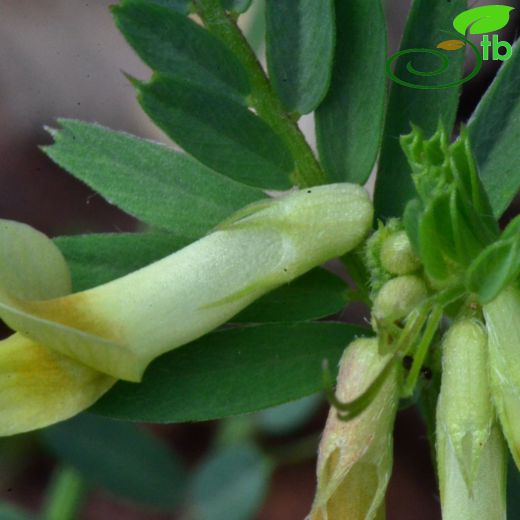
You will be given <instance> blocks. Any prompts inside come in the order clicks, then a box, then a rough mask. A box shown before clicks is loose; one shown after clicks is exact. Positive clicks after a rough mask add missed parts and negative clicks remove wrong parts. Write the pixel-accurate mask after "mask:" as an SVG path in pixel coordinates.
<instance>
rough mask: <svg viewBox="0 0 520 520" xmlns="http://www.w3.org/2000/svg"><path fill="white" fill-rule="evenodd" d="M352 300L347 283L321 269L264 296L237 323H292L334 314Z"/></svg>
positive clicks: (239, 316)
mask: <svg viewBox="0 0 520 520" xmlns="http://www.w3.org/2000/svg"><path fill="white" fill-rule="evenodd" d="M347 302H348V298H347V286H346V285H345V283H344V282H343V281H342V280H341V279H339V278H338V277H337V276H334V275H333V274H330V273H329V272H327V271H325V270H324V269H321V268H318V269H314V270H312V271H310V272H309V273H307V274H304V275H303V276H302V277H300V278H297V279H296V280H294V281H293V282H291V283H290V284H289V285H286V286H283V287H280V288H279V289H276V290H275V291H273V292H271V293H269V294H267V295H266V296H264V297H262V298H260V299H259V300H257V301H256V302H254V303H253V304H251V305H250V306H249V307H247V308H246V309H244V310H243V311H242V312H241V313H240V314H238V315H237V316H236V317H234V318H233V319H232V321H234V322H236V321H239V322H244V323H258V322H280V321H282V322H291V321H293V322H294V321H306V320H313V319H318V318H324V317H325V316H330V315H331V314H334V313H336V312H339V311H340V310H341V309H342V308H343V307H344V306H345V305H346V304H347Z"/></svg>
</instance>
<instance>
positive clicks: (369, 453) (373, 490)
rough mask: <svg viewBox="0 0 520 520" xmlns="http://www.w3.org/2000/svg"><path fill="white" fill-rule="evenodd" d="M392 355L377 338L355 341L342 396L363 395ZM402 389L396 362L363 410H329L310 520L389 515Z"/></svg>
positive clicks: (369, 519)
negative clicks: (345, 416)
mask: <svg viewBox="0 0 520 520" xmlns="http://www.w3.org/2000/svg"><path fill="white" fill-rule="evenodd" d="M390 359H391V356H390V355H384V356H382V355H380V354H379V348H378V340H377V338H363V339H358V340H356V341H354V342H352V343H351V344H350V345H349V347H348V348H347V349H346V350H345V353H344V354H343V357H342V359H341V362H340V370H339V375H338V386H337V391H336V393H337V397H338V399H340V400H341V401H345V402H348V401H352V400H353V399H355V398H357V397H359V396H360V395H361V394H362V393H363V392H364V391H366V389H367V388H368V387H369V386H370V384H371V383H372V382H373V380H374V379H375V378H376V377H377V375H378V374H379V373H380V372H381V370H383V368H384V367H385V366H386V364H387V363H388V362H389V360H390ZM398 394H399V391H398V366H397V365H395V366H394V367H393V368H391V370H390V372H389V374H388V376H387V378H386V380H385V381H384V382H383V384H382V386H381V388H380V390H379V392H378V394H377V395H376V397H375V398H374V400H373V401H372V402H371V403H370V404H369V405H368V406H367V408H366V409H365V410H364V411H363V412H361V414H360V415H358V416H357V417H355V418H353V419H351V420H349V421H348V422H345V421H342V420H340V419H339V418H338V416H337V411H336V410H335V409H334V408H332V409H331V410H330V412H329V417H328V419H327V424H326V426H325V430H324V432H323V437H322V440H321V443H320V448H319V455H318V469H317V476H318V489H317V493H316V497H315V499H314V504H313V506H312V510H311V513H310V515H309V520H347V519H348V520H374V519H376V518H384V503H383V501H384V496H385V492H386V487H387V484H388V480H389V478H390V474H391V471H392V430H393V424H394V419H395V413H396V410H397V403H398V400H399V395H398Z"/></svg>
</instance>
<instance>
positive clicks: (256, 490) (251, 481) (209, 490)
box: [189, 443, 273, 520]
mask: <svg viewBox="0 0 520 520" xmlns="http://www.w3.org/2000/svg"><path fill="white" fill-rule="evenodd" d="M272 469H273V467H272V462H271V461H270V460H269V459H268V458H267V457H266V456H265V455H264V454H263V453H262V452H261V451H260V450H259V449H258V448H257V447H256V446H255V445H254V444H250V443H244V444H238V445H237V444H233V445H230V446H227V447H225V448H221V449H220V450H216V451H214V452H213V453H210V455H209V456H208V457H207V458H205V459H204V460H203V461H202V464H201V465H200V466H199V467H197V468H196V470H195V473H194V475H193V477H192V479H191V482H190V486H189V495H190V498H191V500H192V504H193V505H192V507H191V511H192V513H193V517H194V518H196V519H201V520H247V519H253V518H255V516H256V514H257V513H258V509H259V507H260V505H261V503H262V501H263V499H264V497H265V495H266V493H267V490H268V486H269V480H270V477H271V471H272Z"/></svg>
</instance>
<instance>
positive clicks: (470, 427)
mask: <svg viewBox="0 0 520 520" xmlns="http://www.w3.org/2000/svg"><path fill="white" fill-rule="evenodd" d="M488 379H489V376H488V359H487V337H486V332H485V330H484V328H483V326H482V325H481V324H480V323H479V322H478V321H476V320H474V319H470V318H465V319H462V320H460V321H458V322H456V323H455V324H454V325H453V326H452V327H451V328H450V329H449V331H448V332H447V334H446V335H445V337H444V341H443V344H442V381H441V391H440V394H439V400H438V403H437V441H438V442H437V444H438V450H439V464H440V470H439V477H440V479H441V499H442V498H443V494H444V486H443V479H445V478H447V477H446V475H445V474H444V470H446V469H447V470H448V473H449V472H450V471H452V469H453V468H452V467H450V468H446V465H445V458H446V456H445V455H444V453H445V450H447V449H449V450H450V453H451V452H452V454H453V455H454V456H455V460H453V461H452V462H451V464H452V465H455V466H456V467H457V473H460V474H461V475H462V477H463V478H464V481H465V484H466V486H467V488H468V492H469V494H471V492H472V489H473V483H474V482H475V478H476V475H477V474H478V469H479V466H480V462H481V455H482V452H483V450H484V449H485V447H486V445H487V442H488V439H489V435H490V433H491V428H492V425H493V423H494V419H495V412H494V409H493V405H492V402H491V392H490V388H489V383H488ZM448 445H449V446H448ZM441 469H442V471H441ZM443 504H444V500H443Z"/></svg>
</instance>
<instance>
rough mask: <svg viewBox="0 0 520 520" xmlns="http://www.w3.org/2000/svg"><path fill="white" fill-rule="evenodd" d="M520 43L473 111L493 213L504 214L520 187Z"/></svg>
mask: <svg viewBox="0 0 520 520" xmlns="http://www.w3.org/2000/svg"><path fill="white" fill-rule="evenodd" d="M519 74H520V47H519V46H518V45H515V47H514V50H513V55H512V57H511V58H510V59H509V60H508V61H507V62H505V63H504V64H503V65H502V67H501V68H500V70H499V71H498V74H497V76H496V78H495V80H494V81H493V83H492V84H491V87H489V89H488V90H487V92H486V93H485V94H484V97H483V98H482V100H481V101H480V103H479V105H478V106H477V108H476V110H475V112H474V114H473V115H472V117H471V119H470V121H469V124H468V132H469V135H470V139H471V144H472V148H473V151H474V153H475V159H476V161H477V164H478V167H479V173H480V177H481V179H482V183H483V185H484V187H485V188H486V192H487V194H488V195H489V200H490V202H491V206H492V207H493V213H494V215H495V216H497V217H498V216H500V215H501V214H502V213H503V212H504V211H505V209H506V208H507V206H508V205H509V204H510V203H511V201H512V200H513V198H514V197H515V194H517V193H518V191H519V190H520V168H518V157H517V155H516V153H514V150H516V146H517V142H518V135H519V133H520V84H519V82H518V75H519Z"/></svg>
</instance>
